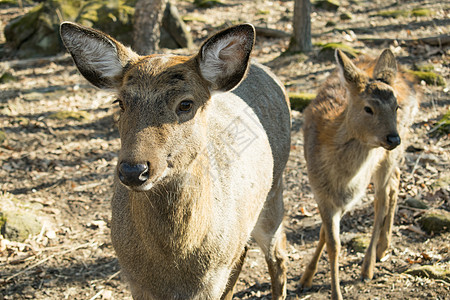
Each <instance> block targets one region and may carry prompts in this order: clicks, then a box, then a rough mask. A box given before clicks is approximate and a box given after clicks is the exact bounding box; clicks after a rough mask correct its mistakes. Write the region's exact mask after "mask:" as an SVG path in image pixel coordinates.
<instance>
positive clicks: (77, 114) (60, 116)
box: [48, 111, 92, 121]
mask: <svg viewBox="0 0 450 300" xmlns="http://www.w3.org/2000/svg"><path fill="white" fill-rule="evenodd" d="M48 118H49V119H56V120H68V119H71V120H76V121H86V120H90V119H91V118H92V115H91V114H90V113H88V112H87V111H59V112H56V113H54V114H51V115H49V116H48Z"/></svg>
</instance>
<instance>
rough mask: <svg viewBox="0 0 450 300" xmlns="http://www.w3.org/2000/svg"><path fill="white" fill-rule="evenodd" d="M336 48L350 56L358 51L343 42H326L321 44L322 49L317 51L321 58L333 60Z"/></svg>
mask: <svg viewBox="0 0 450 300" xmlns="http://www.w3.org/2000/svg"><path fill="white" fill-rule="evenodd" d="M336 49H340V50H342V51H343V52H345V54H347V55H348V56H350V57H351V58H354V57H356V56H358V55H359V53H360V52H359V51H358V50H356V49H354V48H353V47H350V46H348V45H345V44H343V43H327V44H325V45H323V46H322V49H321V50H320V52H319V56H320V57H322V58H326V59H330V60H333V59H334V52H335V50H336Z"/></svg>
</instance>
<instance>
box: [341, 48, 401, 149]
mask: <svg viewBox="0 0 450 300" xmlns="http://www.w3.org/2000/svg"><path fill="white" fill-rule="evenodd" d="M336 61H337V63H338V67H339V70H340V74H341V80H342V81H343V83H344V85H345V86H346V88H347V91H348V96H349V97H348V99H349V100H348V107H347V116H346V122H347V128H348V129H349V130H351V131H352V135H353V136H354V137H356V138H357V139H358V140H360V141H361V142H363V143H364V144H366V145H368V146H370V147H380V146H381V147H383V148H385V149H387V150H392V149H395V148H396V147H397V146H398V145H400V136H399V134H398V131H397V109H398V104H397V98H396V91H395V90H394V88H393V85H394V81H395V77H396V75H397V62H396V60H395V57H394V54H393V53H392V52H391V51H390V50H388V49H386V50H384V51H383V52H382V53H381V55H380V56H379V57H378V59H377V61H376V63H375V66H374V68H373V73H372V74H367V73H366V72H365V71H362V70H361V69H359V68H358V67H356V66H355V65H354V64H353V62H352V61H351V60H350V59H349V58H348V57H347V56H346V55H345V54H344V53H343V52H342V51H340V50H337V51H336Z"/></svg>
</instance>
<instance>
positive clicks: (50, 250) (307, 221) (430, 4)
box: [0, 0, 450, 300]
mask: <svg viewBox="0 0 450 300" xmlns="http://www.w3.org/2000/svg"><path fill="white" fill-rule="evenodd" d="M223 2H224V3H226V4H227V5H225V6H217V7H213V8H208V9H199V8H195V7H194V5H193V4H192V2H191V1H176V2H175V3H176V5H177V7H178V10H179V11H180V14H181V15H182V16H190V17H192V18H191V20H193V21H190V22H189V23H188V26H189V27H190V30H191V32H192V34H193V36H194V38H195V42H196V45H197V46H198V45H200V43H201V41H202V40H204V39H205V38H206V37H207V36H208V35H210V34H211V33H213V32H214V31H216V30H218V29H221V28H224V27H226V26H227V25H231V24H235V23H240V22H249V23H252V24H254V25H256V26H260V27H269V28H272V29H278V30H281V31H284V32H288V33H291V32H292V18H293V16H292V14H293V3H294V1H262V0H258V1H250V0H240V1H237V0H225V1H223ZM340 3H341V7H340V8H339V10H338V12H330V11H326V10H322V9H318V8H315V7H313V10H312V36H313V43H315V44H316V45H317V43H327V42H343V43H345V44H347V45H350V46H352V47H354V48H356V49H357V50H359V51H361V52H362V53H364V54H367V55H378V54H379V53H380V52H381V50H382V49H383V48H390V49H391V50H392V51H393V52H394V53H395V55H396V56H397V57H398V59H399V61H400V62H401V63H402V64H404V65H405V67H406V68H408V69H412V68H413V67H414V65H417V64H427V65H433V66H434V70H435V72H437V73H438V74H440V75H442V76H443V77H444V78H445V79H446V80H447V86H434V85H427V84H424V83H422V84H421V87H422V89H423V93H424V98H423V99H422V102H421V105H420V109H419V112H418V115H417V117H416V119H415V122H414V124H413V125H412V127H411V129H410V131H411V135H410V138H409V140H406V141H404V143H405V148H407V149H408V151H407V152H405V157H404V162H403V164H402V166H401V170H402V175H401V190H400V195H399V201H398V204H399V206H398V211H397V214H396V217H395V223H394V229H393V238H392V245H391V247H390V249H389V251H388V255H387V256H386V257H385V258H384V259H383V261H382V262H378V263H377V264H376V269H375V277H374V279H373V280H372V281H370V282H366V283H363V282H361V281H360V268H361V262H362V258H363V255H364V254H363V253H360V252H356V251H355V250H354V248H353V247H352V246H351V240H352V238H353V237H355V236H360V235H370V232H371V227H372V224H373V207H372V201H373V190H372V189H371V188H369V189H368V193H367V196H366V197H365V198H364V199H363V201H362V202H361V203H360V204H358V205H357V206H356V207H355V208H354V210H353V211H352V212H350V213H348V214H347V215H345V216H344V217H343V219H342V222H341V237H342V250H341V253H340V258H339V259H340V281H341V286H342V293H343V296H344V298H345V299H449V295H450V281H449V280H448V277H447V279H445V278H444V279H432V278H427V277H416V276H412V275H408V274H405V273H404V271H406V270H407V269H409V268H412V267H415V266H420V265H433V266H435V267H440V268H442V269H444V270H447V271H448V270H450V234H449V233H448V232H447V233H442V234H427V233H425V232H423V231H422V230H421V229H420V226H419V225H418V224H417V220H418V219H419V218H420V217H421V216H422V215H423V214H424V213H425V212H426V211H428V210H432V209H433V210H441V211H447V212H448V211H450V203H449V201H450V200H449V198H450V187H449V185H450V171H449V170H450V151H449V149H450V139H449V135H448V134H440V135H439V134H436V133H437V130H435V128H436V124H437V122H438V121H439V120H440V119H441V118H442V116H443V115H444V114H445V113H446V112H447V111H448V110H449V108H450V92H449V86H448V83H449V82H450V49H449V46H448V44H447V45H446V46H445V45H444V46H442V45H439V44H438V45H429V44H424V43H420V42H404V41H405V40H412V39H414V38H426V37H434V36H439V35H442V34H448V33H449V32H450V4H449V3H445V1H437V0H419V1H393V0H383V1H381V0H376V1H364V0H361V1H357V2H355V1H347V0H343V1H340ZM416 8H428V9H430V10H431V12H432V15H431V16H422V17H418V16H413V15H411V14H409V15H406V16H400V17H397V18H393V17H388V18H387V17H382V16H379V15H378V14H379V13H380V12H381V11H385V10H399V9H403V10H406V11H412V10H413V9H416ZM344 12H349V13H351V14H352V18H351V19H350V20H345V21H343V20H340V17H339V16H340V14H341V13H344ZM20 14H23V10H21V9H19V8H18V7H13V6H7V5H6V6H5V5H3V6H0V27H1V28H0V30H1V31H3V27H4V26H5V25H6V24H7V22H8V20H9V19H11V18H12V17H13V16H17V15H20ZM329 21H333V22H335V23H336V24H337V25H335V26H334V27H327V26H326V23H327V22H329ZM371 39H372V40H371ZM373 39H390V40H386V42H381V43H379V42H378V41H375V40H373ZM4 42H5V41H4V37H3V35H2V34H0V44H1V43H4ZM288 44H289V37H283V38H268V37H261V36H257V39H256V45H255V50H254V52H253V58H254V59H255V60H257V61H259V62H261V63H263V64H265V65H267V66H269V67H270V68H271V69H272V70H273V71H274V72H275V73H276V74H277V75H278V76H279V77H280V79H281V80H282V81H283V82H284V83H285V85H286V87H287V89H288V90H289V91H290V92H306V93H314V92H316V90H317V88H318V86H319V85H320V84H321V83H322V82H323V81H324V79H325V78H326V77H327V76H328V75H329V74H330V72H331V71H332V70H333V69H334V68H335V63H334V62H333V61H332V60H325V59H323V58H322V57H321V56H320V55H319V50H320V47H319V46H315V47H314V50H313V51H312V52H311V53H309V54H308V55H304V54H295V55H281V54H282V53H283V52H284V51H285V50H286V49H287V47H288ZM164 51H165V52H168V51H166V50H164ZM183 51H186V50H183ZM194 51H195V50H194ZM176 52H177V53H180V51H176ZM191 53H192V52H191ZM0 66H1V67H2V68H8V70H9V72H10V73H11V74H12V75H13V77H14V78H15V80H13V81H10V82H7V83H0V128H1V130H2V131H4V133H5V134H6V139H5V140H3V141H1V145H0V210H1V209H6V208H10V209H11V208H12V209H13V210H17V211H27V212H31V213H32V214H35V215H36V216H37V217H38V219H39V220H40V221H41V222H42V223H43V224H44V227H43V228H42V230H41V231H40V233H38V234H36V235H33V236H30V237H29V238H28V239H27V240H26V241H25V242H22V243H19V242H13V241H9V240H7V239H5V238H3V237H1V236H0V299H92V300H93V299H131V295H130V292H129V289H128V287H127V284H126V282H125V281H124V278H123V276H121V275H120V267H119V265H118V262H117V259H116V257H115V253H114V250H113V247H112V245H111V240H110V228H109V225H110V215H111V214H110V199H111V196H112V188H111V186H112V180H113V172H114V168H115V164H116V162H117V154H116V153H117V151H118V149H119V147H120V142H119V136H118V133H117V129H116V127H115V126H114V121H113V115H114V114H115V112H116V110H117V108H116V107H115V105H113V104H112V101H113V100H114V99H115V98H114V95H113V94H111V93H107V92H103V91H99V90H97V89H95V88H93V87H92V86H90V85H89V84H88V83H87V81H86V80H84V79H83V78H82V77H81V75H80V74H79V73H78V71H77V70H76V68H75V66H74V64H73V62H72V60H71V58H70V57H69V56H68V55H67V54H64V55H60V56H55V57H50V58H43V59H31V60H15V59H14V57H8V59H5V58H2V59H1V62H0ZM60 111H72V112H75V113H77V112H86V113H85V114H84V115H81V116H80V118H79V119H78V120H75V119H73V118H62V119H57V118H55V113H58V112H60ZM292 119H293V131H292V145H291V156H290V159H289V162H288V165H287V167H286V171H285V193H284V199H285V207H286V217H285V228H286V232H287V238H288V248H287V254H288V299H328V298H329V295H330V272H329V264H328V259H327V256H326V252H325V255H323V257H322V258H321V260H320V262H319V270H318V273H317V274H316V276H315V278H314V281H313V287H312V288H311V289H310V290H308V291H304V292H302V291H299V290H298V281H299V279H300V276H301V275H302V273H303V271H304V269H305V266H306V265H307V263H308V262H309V259H310V257H311V255H312V253H313V251H314V249H315V247H316V245H317V242H318V235H319V230H320V224H321V220H320V216H319V213H318V210H317V205H316V203H315V201H314V197H313V195H312V193H311V190H310V188H309V185H308V178H307V175H306V165H305V160H304V158H303V134H302V131H301V127H302V119H303V115H302V113H301V112H298V111H293V112H292ZM410 198H414V199H417V200H420V201H422V202H423V203H425V204H426V205H427V206H428V207H429V208H428V209H417V208H411V207H409V206H408V205H406V201H407V200H408V199H410ZM270 294H271V293H270V278H269V275H268V272H267V267H266V264H265V260H264V257H263V255H262V252H261V251H260V249H259V248H258V247H257V245H256V244H255V243H254V242H250V245H249V252H248V256H247V258H246V262H245V264H244V267H243V271H242V273H241V275H240V277H239V281H238V284H237V287H236V290H235V298H236V299H270Z"/></svg>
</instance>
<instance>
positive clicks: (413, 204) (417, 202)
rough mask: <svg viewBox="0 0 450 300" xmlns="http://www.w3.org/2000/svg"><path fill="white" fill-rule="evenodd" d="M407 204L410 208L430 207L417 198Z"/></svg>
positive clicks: (409, 200) (410, 199)
mask: <svg viewBox="0 0 450 300" xmlns="http://www.w3.org/2000/svg"><path fill="white" fill-rule="evenodd" d="M405 204H406V205H408V206H409V207H413V208H419V209H427V208H428V205H426V204H425V203H424V202H422V201H420V200H418V199H415V198H409V199H407V200H406V201H405Z"/></svg>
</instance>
